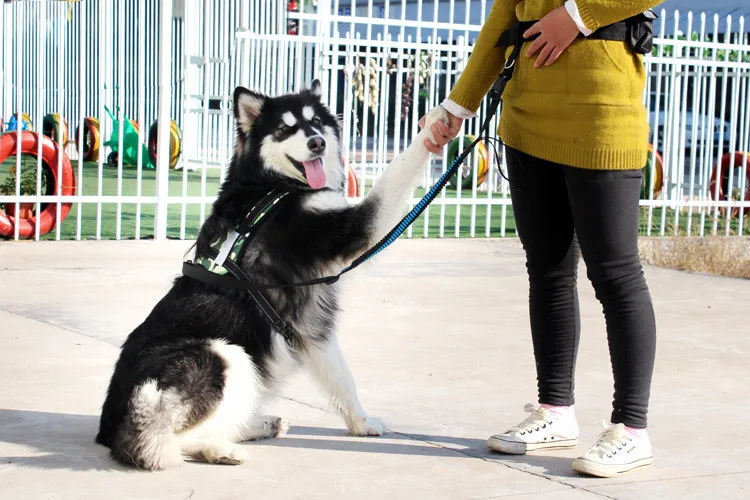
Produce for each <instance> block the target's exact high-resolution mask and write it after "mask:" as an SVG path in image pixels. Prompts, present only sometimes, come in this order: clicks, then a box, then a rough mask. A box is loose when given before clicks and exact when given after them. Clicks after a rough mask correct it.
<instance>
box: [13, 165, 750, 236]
mask: <svg viewBox="0 0 750 500" xmlns="http://www.w3.org/2000/svg"><path fill="white" fill-rule="evenodd" d="M13 166H15V161H14V159H12V158H10V159H8V160H6V161H5V162H4V163H2V164H0V185H2V184H3V182H4V181H5V180H6V178H7V176H8V174H9V170H10V168H11V167H13ZM24 166H26V167H24ZM73 167H74V169H75V171H76V179H77V185H78V193H81V192H82V193H83V194H84V195H97V194H99V187H98V186H99V182H98V179H99V167H98V165H97V164H96V163H85V164H84V166H83V176H82V178H80V177H79V176H78V163H77V162H73ZM21 168H22V172H23V170H24V168H30V169H33V170H34V171H35V169H36V160H35V159H34V158H33V157H29V156H24V157H23V161H22V167H21ZM137 173H138V172H137V170H136V168H135V167H131V166H125V167H124V168H123V171H122V187H121V189H122V191H121V194H122V195H125V196H135V195H136V194H137ZM183 175H184V173H183V171H181V170H178V171H175V170H171V171H170V172H169V195H170V196H181V195H182V194H183ZM117 177H118V176H117V168H112V167H109V166H107V165H106V164H105V165H104V166H103V167H102V170H101V178H102V183H101V194H102V195H105V196H108V195H109V196H113V195H117V194H118V179H117ZM141 178H142V195H143V196H155V195H156V179H155V170H152V169H143V171H142V176H141ZM218 188H219V172H218V170H215V169H212V170H209V171H208V172H207V174H206V192H205V193H201V174H200V173H198V172H188V173H187V189H186V194H187V195H188V196H200V195H202V194H205V195H206V196H207V197H209V198H213V197H214V196H216V193H217V192H218ZM81 190H82V191H81ZM424 193H425V190H424V189H417V190H415V192H414V196H415V197H417V198H421V197H422V196H423V195H424ZM442 196H443V194H442V193H441V194H440V195H439V197H442ZM445 196H446V197H447V198H448V199H451V198H453V199H455V198H456V197H457V193H456V190H454V189H447V191H446V193H445ZM470 196H471V192H470V191H463V192H462V198H468V197H470ZM477 196H478V198H479V199H480V200H482V199H485V198H486V196H487V194H486V193H483V192H480V193H478V195H477ZM493 198H495V199H497V198H501V196H500V195H499V194H493ZM155 209H156V206H155V204H154V203H142V204H140V226H141V227H140V238H142V239H146V238H152V237H153V235H154V213H155ZM98 210H99V206H98V204H96V203H74V204H73V206H72V207H71V210H70V213H69V214H68V216H67V218H66V219H65V220H64V221H63V222H62V224H61V226H60V238H61V239H65V240H70V239H76V238H77V236H78V234H77V225H78V214H79V211H80V218H81V222H80V226H81V229H80V238H81V239H96V238H101V239H115V238H117V237H118V234H117V225H116V221H117V214H118V210H119V211H120V213H121V228H120V234H119V237H120V238H121V239H134V238H135V237H136V220H137V218H138V213H137V206H136V204H134V203H122V204H120V206H119V208H118V205H117V204H116V203H103V204H101V213H102V217H101V227H100V228H97V222H96V220H97V211H98ZM182 210H183V205H182V204H179V203H178V204H170V205H169V209H168V215H167V236H168V237H169V238H181V237H184V238H186V239H193V238H195V237H196V236H197V234H198V229H199V228H200V224H201V205H200V204H189V205H186V206H185V213H184V223H183V213H182ZM210 210H211V206H210V204H206V205H205V206H204V217H205V216H208V214H209V213H210ZM441 210H442V207H441V206H440V205H436V204H433V205H431V206H430V207H429V213H428V214H423V215H422V216H421V217H419V218H418V219H417V220H416V221H415V223H414V225H413V226H412V237H414V238H423V237H424V236H425V231H424V228H425V220H427V222H428V228H427V237H429V238H437V237H441V236H442V237H446V238H453V237H456V221H457V220H458V221H459V227H458V237H460V238H465V237H470V236H471V216H472V211H475V212H476V216H475V221H476V226H475V230H474V236H476V237H485V236H486V235H487V211H488V210H490V214H491V217H490V231H489V235H490V237H500V236H516V228H515V221H514V218H513V209H512V207H510V206H508V207H507V208H506V211H507V215H506V219H505V220H506V226H505V232H504V233H503V232H502V224H501V223H502V213H503V206H502V205H491V206H489V205H488V204H484V205H482V204H478V205H476V206H475V207H472V206H471V205H459V206H456V205H452V206H445V209H444V210H445V220H444V226H443V228H444V229H443V233H442V235H441V232H440V213H441ZM648 210H649V209H648V208H646V207H641V224H640V232H641V234H644V235H645V234H646V233H647V231H646V229H647V224H648ZM662 214H664V216H665V217H666V225H665V234H667V235H673V234H675V227H677V229H678V231H677V234H687V221H688V217H687V212H686V211H684V210H683V211H682V212H681V213H680V217H679V223H678V225H677V226H676V225H675V222H674V221H675V211H674V210H672V209H662V208H654V209H653V212H652V221H651V228H652V230H651V234H652V235H659V234H660V230H661V221H662ZM711 214H713V212H711ZM425 215H427V218H426V217H425ZM692 220H693V222H692V228H691V234H693V235H696V234H698V230H699V228H700V224H701V216H700V213H699V212H697V211H696V210H693V215H692ZM703 225H704V230H705V232H706V234H711V232H712V229H713V218H712V217H710V216H706V217H705V218H704V220H703ZM183 226H184V231H183ZM725 228H726V219H725V218H724V217H721V216H720V218H719V221H718V233H719V234H724V233H725ZM56 231H57V229H53V230H52V231H50V232H49V233H48V234H46V235H43V236H42V239H43V240H50V239H55V238H56ZM737 232H738V219H737V218H734V219H732V221H731V224H730V234H737ZM743 234H750V218H749V217H746V218H745V220H744V224H743Z"/></svg>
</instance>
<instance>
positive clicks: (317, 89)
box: [310, 78, 323, 97]
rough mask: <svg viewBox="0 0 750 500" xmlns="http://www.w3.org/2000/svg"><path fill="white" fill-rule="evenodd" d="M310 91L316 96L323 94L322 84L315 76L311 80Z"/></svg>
mask: <svg viewBox="0 0 750 500" xmlns="http://www.w3.org/2000/svg"><path fill="white" fill-rule="evenodd" d="M310 92H311V93H312V95H314V96H317V97H320V96H321V95H323V85H321V84H320V80H318V79H317V78H316V79H315V80H313V82H312V85H311V86H310Z"/></svg>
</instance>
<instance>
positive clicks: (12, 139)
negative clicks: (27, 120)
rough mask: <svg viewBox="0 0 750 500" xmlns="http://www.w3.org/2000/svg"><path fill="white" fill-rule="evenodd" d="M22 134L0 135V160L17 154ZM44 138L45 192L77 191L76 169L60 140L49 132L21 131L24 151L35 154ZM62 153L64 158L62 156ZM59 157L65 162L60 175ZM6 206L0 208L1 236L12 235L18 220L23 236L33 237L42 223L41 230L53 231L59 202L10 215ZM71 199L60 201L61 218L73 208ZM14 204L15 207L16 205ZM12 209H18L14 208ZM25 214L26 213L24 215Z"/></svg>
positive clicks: (64, 193) (65, 193) (64, 194)
mask: <svg viewBox="0 0 750 500" xmlns="http://www.w3.org/2000/svg"><path fill="white" fill-rule="evenodd" d="M18 135H19V134H17V133H16V134H3V135H1V136H0V163H2V162H3V161H5V159H6V158H8V157H9V156H12V155H15V154H16V149H17V141H18ZM40 140H41V151H42V175H43V176H44V180H45V182H44V183H43V184H46V190H45V193H44V194H45V195H55V194H58V191H59V194H60V195H62V196H71V195H74V194H75V190H76V180H75V175H74V173H73V167H72V165H71V164H70V159H69V158H68V155H66V154H65V151H63V150H62V149H60V148H59V147H58V146H57V144H56V143H55V142H54V141H53V140H52V139H50V138H49V137H47V136H44V135H40V134H37V133H34V132H29V131H22V132H21V153H22V154H26V155H31V156H34V157H36V155H37V153H38V151H39V141H40ZM59 155H62V159H60V158H59ZM58 161H61V163H62V169H61V177H60V178H59V179H58V177H57V175H58V171H57V170H58ZM19 174H20V172H19ZM8 205H10V204H7V203H6V210H5V211H2V210H0V236H4V237H8V238H12V237H13V235H14V232H15V226H16V224H18V226H19V227H18V234H19V237H20V238H33V237H34V234H35V231H36V226H37V224H38V225H39V234H47V233H48V232H50V231H51V230H52V229H53V228H54V227H55V224H56V222H57V206H58V204H57V203H42V204H41V207H40V208H41V210H40V212H39V214H38V215H36V216H34V213H33V209H32V212H31V213H30V214H28V213H26V214H23V213H22V214H18V215H19V216H18V217H16V215H15V213H13V215H8V213H7V206H8ZM13 205H15V203H13ZM71 205H72V204H71V203H61V204H60V222H62V221H63V220H65V217H67V216H68V212H70V207H71ZM14 208H15V207H14ZM12 212H15V210H13V211H12ZM22 215H26V216H25V217H23V216H22Z"/></svg>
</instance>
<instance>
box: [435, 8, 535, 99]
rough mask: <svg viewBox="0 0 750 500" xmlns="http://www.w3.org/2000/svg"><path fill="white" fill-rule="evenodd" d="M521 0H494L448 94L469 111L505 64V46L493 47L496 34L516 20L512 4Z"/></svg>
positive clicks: (497, 36) (498, 34) (497, 35)
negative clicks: (470, 51) (464, 64)
mask: <svg viewBox="0 0 750 500" xmlns="http://www.w3.org/2000/svg"><path fill="white" fill-rule="evenodd" d="M520 1H521V0H495V3H494V4H493V5H492V11H490V15H489V16H487V20H486V21H485V22H484V26H482V30H481V31H480V32H479V37H478V38H477V42H476V44H475V45H474V50H473V51H472V53H471V56H470V57H469V61H468V62H467V63H466V69H464V71H463V73H462V74H461V76H460V77H459V79H458V81H457V82H456V85H455V86H454V87H453V89H452V90H451V93H450V95H449V96H448V98H449V99H450V100H451V101H453V102H454V103H456V104H457V105H459V106H461V107H462V108H465V109H467V110H469V111H476V110H477V108H479V104H481V102H482V98H483V97H484V95H485V94H486V93H487V92H488V91H489V90H490V87H491V86H492V84H493V83H494V82H495V80H497V76H498V75H499V74H500V71H501V70H502V67H503V64H505V50H504V49H503V48H500V47H495V44H496V43H497V40H498V39H499V38H500V34H501V33H502V32H503V31H505V30H507V29H508V28H510V27H511V25H512V24H513V23H514V22H515V21H516V13H515V9H516V4H518V3H519V2H520Z"/></svg>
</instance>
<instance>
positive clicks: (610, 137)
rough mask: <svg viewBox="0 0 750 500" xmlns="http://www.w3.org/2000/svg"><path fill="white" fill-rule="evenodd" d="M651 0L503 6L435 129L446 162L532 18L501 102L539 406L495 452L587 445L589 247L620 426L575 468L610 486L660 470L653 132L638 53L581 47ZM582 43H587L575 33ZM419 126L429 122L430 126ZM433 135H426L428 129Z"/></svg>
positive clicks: (623, 47)
mask: <svg viewBox="0 0 750 500" xmlns="http://www.w3.org/2000/svg"><path fill="white" fill-rule="evenodd" d="M658 3H659V2H656V1H654V0H632V1H630V2H620V1H618V0H568V1H566V2H565V3H564V4H563V2H562V1H561V0H524V1H518V0H495V3H494V5H493V7H492V11H491V13H490V14H489V16H488V18H487V20H486V22H485V24H484V26H483V27H482V30H481V32H480V34H479V36H478V39H477V41H476V44H475V46H474V49H473V52H472V54H471V56H470V57H469V60H468V62H467V65H466V68H465V70H464V71H463V73H462V74H461V76H460V78H459V79H458V81H457V82H456V84H455V86H454V87H453V88H452V90H451V92H450V94H449V96H448V98H447V99H446V100H445V101H443V102H442V103H441V106H443V107H444V108H445V109H446V110H447V111H448V112H449V122H448V124H445V125H444V124H443V123H441V122H438V123H437V124H435V125H433V132H434V135H435V137H436V138H437V139H438V140H437V144H433V143H431V142H430V141H426V142H425V145H426V146H427V147H428V148H429V149H430V150H431V151H432V152H433V153H436V154H439V153H440V150H441V148H442V147H443V146H445V144H447V143H448V142H449V141H450V140H451V139H453V138H454V137H455V136H456V135H457V134H458V132H459V130H460V129H461V126H462V122H463V120H465V119H468V118H472V117H474V116H476V115H475V113H474V111H475V110H477V108H478V107H479V105H480V103H481V100H482V98H483V97H484V95H485V94H486V93H487V92H488V90H489V88H490V86H491V85H492V83H493V82H494V81H495V79H496V78H497V76H498V74H499V73H500V71H501V70H502V69H503V66H504V63H505V58H506V57H507V56H508V54H510V52H511V50H512V49H513V47H507V48H506V49H504V50H503V49H500V48H496V47H495V44H496V42H497V41H498V39H499V37H500V35H501V33H503V32H504V31H505V30H507V29H509V28H510V27H511V26H512V25H513V24H514V23H516V22H518V21H534V20H538V22H536V23H534V24H533V26H531V28H529V29H528V30H527V31H525V32H523V37H524V40H526V39H529V38H533V37H534V36H538V38H536V39H534V40H533V41H525V42H524V44H523V46H522V49H521V52H520V54H519V57H518V58H517V60H516V62H515V68H514V75H513V78H512V79H511V80H510V82H509V83H508V85H507V87H506V89H505V92H504V94H503V108H502V114H501V118H500V125H499V129H498V133H499V135H500V137H501V139H502V140H503V142H504V143H505V151H506V163H507V169H508V178H509V186H510V195H511V202H512V205H513V213H514V216H515V220H516V227H517V230H518V235H519V238H520V240H521V243H522V245H523V248H524V251H525V254H526V267H527V271H528V277H529V314H530V327H531V337H532V344H533V351H534V358H535V361H536V372H537V386H538V402H539V406H536V407H535V406H534V405H526V408H525V409H526V411H527V412H530V413H531V415H530V416H529V417H528V418H526V419H524V420H523V421H522V422H521V423H519V424H518V425H516V426H514V427H511V428H510V429H508V430H507V431H505V432H503V433H501V434H497V435H494V436H491V437H490V438H489V440H488V441H487V446H488V447H489V448H490V449H491V450H493V451H497V452H501V453H510V454H524V453H526V452H530V451H535V450H544V449H551V448H567V447H573V446H576V445H577V444H578V435H579V427H578V423H577V421H576V417H575V414H574V403H575V401H574V370H575V364H576V355H577V350H578V340H579V333H580V315H579V310H578V297H577V288H576V280H577V277H576V275H577V267H578V255H579V249H580V253H581V254H582V256H583V259H584V261H585V263H586V271H587V276H588V278H589V280H590V281H591V282H592V284H593V286H594V289H595V292H596V297H597V299H598V300H599V301H600V302H601V304H602V306H603V311H604V316H605V319H606V328H607V340H608V344H609V354H610V360H611V364H612V371H613V374H614V400H613V404H612V406H613V410H612V414H611V418H610V423H609V424H605V426H606V428H605V430H604V432H602V433H601V435H600V436H599V437H598V439H597V440H596V442H595V444H594V445H593V447H591V448H590V449H589V450H588V451H587V452H586V453H584V454H583V455H581V456H580V457H579V458H577V459H576V460H575V461H574V462H573V469H574V470H575V471H577V472H579V473H583V474H588V475H593V476H600V477H612V476H617V475H619V474H623V473H626V472H630V471H632V470H635V469H638V468H640V467H645V466H647V465H650V464H651V463H652V462H653V455H652V451H651V444H650V441H649V437H648V434H647V432H646V424H647V418H646V414H647V411H648V403H649V396H650V388H651V378H652V373H653V368H654V357H655V344H656V326H655V318H654V310H653V306H652V302H651V297H650V292H649V289H648V287H647V284H646V281H645V278H644V276H643V270H642V266H641V262H640V259H639V256H638V246H637V239H638V227H639V208H638V204H639V196H640V191H641V182H642V173H641V168H642V167H643V166H644V165H645V164H646V159H647V147H648V123H647V118H646V109H645V107H644V105H643V102H642V94H643V89H644V85H645V78H646V76H645V68H644V65H643V61H642V56H641V55H640V54H637V53H635V51H634V50H632V49H631V47H630V46H629V45H628V44H627V43H626V42H624V41H612V40H602V39H593V38H595V37H592V39H585V37H586V36H588V35H591V34H592V32H594V31H595V30H597V29H599V28H601V27H603V26H608V25H610V24H613V23H616V22H619V21H621V20H625V19H628V18H631V17H632V16H635V15H637V14H639V13H641V12H643V11H646V10H647V9H650V8H652V7H654V6H655V5H657V4H658ZM579 34H580V35H581V36H579ZM422 123H423V122H422ZM422 126H423V125H422Z"/></svg>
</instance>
